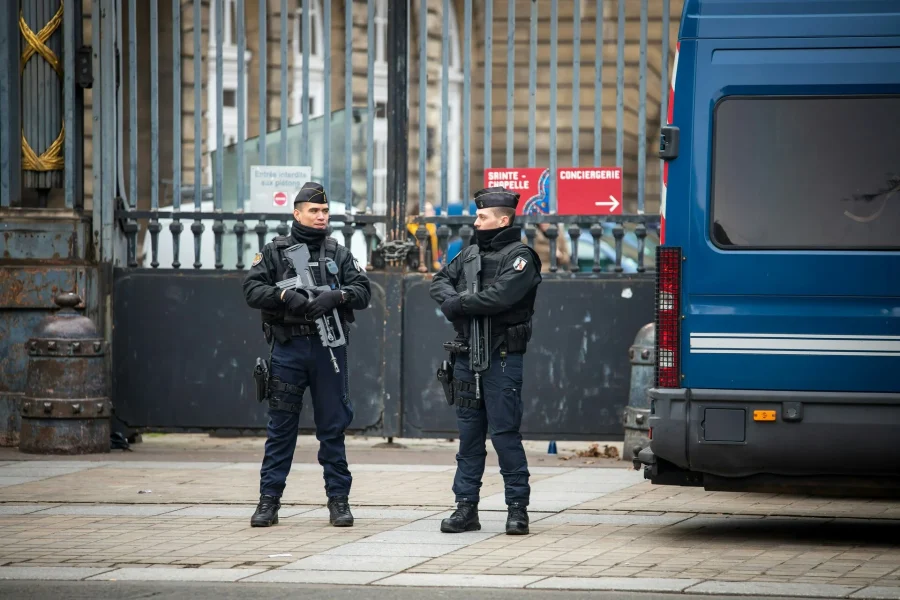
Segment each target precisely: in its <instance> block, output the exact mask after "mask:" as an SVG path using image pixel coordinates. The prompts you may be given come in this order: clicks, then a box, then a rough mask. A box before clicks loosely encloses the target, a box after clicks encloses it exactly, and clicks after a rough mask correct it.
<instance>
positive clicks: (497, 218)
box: [431, 187, 541, 535]
mask: <svg viewBox="0 0 900 600" xmlns="http://www.w3.org/2000/svg"><path fill="white" fill-rule="evenodd" d="M518 202H519V195H518V194H516V193H513V192H510V191H508V190H506V189H504V188H502V187H494V188H486V189H483V190H479V191H478V192H476V193H475V205H476V207H477V209H478V210H477V216H476V219H475V230H476V231H475V240H476V242H477V243H476V244H473V245H471V246H469V247H467V248H464V249H463V250H462V252H460V253H459V254H458V255H457V256H456V257H455V258H454V259H453V260H452V261H450V263H449V264H448V265H446V266H445V267H444V268H443V269H441V270H440V271H439V272H438V273H437V274H435V276H434V279H433V280H432V283H431V297H432V298H433V299H434V300H435V301H436V302H437V303H438V304H440V306H441V311H442V312H443V313H444V316H445V317H446V318H447V320H448V321H450V322H451V323H453V327H454V329H455V330H456V332H457V338H456V341H458V342H462V345H463V346H465V345H466V344H467V343H468V339H467V338H468V330H469V328H470V327H469V323H470V320H471V318H472V317H474V316H479V317H486V318H489V319H490V331H491V339H490V353H491V358H490V368H489V369H488V370H487V371H485V372H484V373H483V374H482V376H481V378H480V379H481V387H482V390H481V394H480V396H481V398H480V399H476V395H475V393H474V392H475V385H476V378H475V374H474V373H473V372H472V370H471V369H470V364H469V355H468V354H467V353H462V352H461V353H459V354H457V355H456V359H455V364H454V367H453V388H454V397H455V400H454V403H455V404H456V415H457V422H458V426H459V452H458V453H457V455H456V462H457V468H456V476H455V478H454V480H453V492H454V494H455V495H456V502H457V509H456V511H455V512H454V513H453V514H452V515H451V516H450V517H449V518H447V519H444V520H443V521H442V522H441V531H443V532H446V533H460V532H463V531H477V530H479V529H481V524H480V523H479V521H478V501H479V491H480V489H481V478H482V476H483V474H484V463H485V458H486V457H487V450H486V447H485V440H486V438H487V435H488V433H490V436H491V442H492V443H493V445H494V449H495V450H496V452H497V456H498V458H499V462H500V473H501V475H502V476H503V483H504V487H505V492H506V493H505V496H506V505H507V508H508V514H507V520H506V533H507V534H510V535H523V534H527V533H528V512H527V509H526V507H527V506H528V501H529V496H530V491H531V488H530V486H529V484H528V478H529V473H528V464H527V461H526V459H525V449H524V448H523V447H522V435H521V434H520V433H519V427H520V425H521V422H522V369H523V358H524V354H525V349H526V345H527V343H528V341H529V340H530V339H531V317H532V315H533V314H534V300H535V296H536V294H537V287H538V285H539V284H540V283H541V274H540V272H541V262H540V259H539V258H538V256H537V254H536V253H535V252H534V251H533V250H531V248H529V247H528V246H527V245H526V244H523V243H522V241H521V239H522V230H521V228H520V227H515V226H513V220H514V219H515V214H516V206H517V205H518ZM474 254H480V255H481V265H482V271H481V282H480V283H481V288H480V289H481V291H480V292H478V293H477V294H472V293H468V292H467V289H471V288H467V286H469V285H470V284H471V282H467V281H466V280H465V272H464V264H465V263H466V260H467V259H468V258H469V257H471V256H473V255H474Z"/></svg>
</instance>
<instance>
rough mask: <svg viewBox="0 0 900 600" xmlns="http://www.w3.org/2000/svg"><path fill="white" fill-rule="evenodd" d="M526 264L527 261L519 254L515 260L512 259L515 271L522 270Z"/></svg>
mask: <svg viewBox="0 0 900 600" xmlns="http://www.w3.org/2000/svg"><path fill="white" fill-rule="evenodd" d="M526 265H528V261H527V260H525V259H524V258H522V257H521V256H517V257H516V260H514V261H513V269H515V270H516V271H524V270H525V266H526Z"/></svg>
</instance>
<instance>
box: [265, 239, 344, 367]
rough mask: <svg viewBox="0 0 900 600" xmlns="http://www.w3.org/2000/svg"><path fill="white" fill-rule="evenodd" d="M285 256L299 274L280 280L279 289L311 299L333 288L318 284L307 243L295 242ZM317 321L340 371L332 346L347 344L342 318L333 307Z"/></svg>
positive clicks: (317, 327)
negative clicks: (293, 290)
mask: <svg viewBox="0 0 900 600" xmlns="http://www.w3.org/2000/svg"><path fill="white" fill-rule="evenodd" d="M284 256H285V258H287V260H288V262H289V263H290V265H291V267H292V268H293V269H294V272H295V273H296V274H297V276H296V277H291V278H288V279H285V280H283V281H279V282H278V283H277V284H276V285H277V286H278V287H279V289H285V288H291V289H295V290H297V291H298V292H300V293H302V294H303V295H305V296H306V297H307V298H309V299H310V300H312V299H313V298H315V297H316V296H318V295H319V294H321V293H322V292H324V291H328V290H330V289H331V288H330V287H329V286H327V285H316V280H315V278H314V277H313V274H312V269H311V268H310V266H309V258H310V255H309V248H308V247H307V246H306V244H295V245H293V246H291V247H290V248H288V249H287V250H285V251H284ZM315 323H316V329H317V330H318V332H319V340H321V342H322V346H324V347H325V348H328V353H329V354H330V355H331V364H332V366H333V367H334V372H335V373H340V372H341V369H340V367H339V366H338V363H337V359H336V358H335V356H334V351H333V350H332V348H337V347H339V346H343V345H345V344H346V343H347V339H346V338H345V337H344V328H343V327H341V319H340V316H339V315H338V311H337V309H336V308H333V309H331V314H325V315H323V316H321V317H319V318H318V319H316V320H315Z"/></svg>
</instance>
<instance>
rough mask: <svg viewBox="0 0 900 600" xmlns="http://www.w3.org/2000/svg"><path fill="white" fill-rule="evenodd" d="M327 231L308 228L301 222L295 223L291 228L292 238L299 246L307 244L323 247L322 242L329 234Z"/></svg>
mask: <svg viewBox="0 0 900 600" xmlns="http://www.w3.org/2000/svg"><path fill="white" fill-rule="evenodd" d="M327 233H328V232H327V230H325V229H316V228H315V227H307V226H306V225H301V224H300V222H299V221H294V224H293V225H292V226H291V238H292V239H293V240H294V241H295V242H296V243H298V244H306V245H308V246H321V245H322V240H324V239H325V235H326V234H327Z"/></svg>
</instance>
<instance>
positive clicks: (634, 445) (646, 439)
mask: <svg viewBox="0 0 900 600" xmlns="http://www.w3.org/2000/svg"><path fill="white" fill-rule="evenodd" d="M655 342H656V324H655V323H648V324H647V325H644V326H643V327H641V329H640V331H638V334H637V335H636V336H635V338H634V344H633V345H632V346H631V348H629V350H628V358H629V359H630V361H631V390H630V392H629V394H628V406H626V407H625V443H624V444H623V448H622V450H623V452H622V460H627V461H630V460H632V459H633V458H634V457H635V456H637V455H638V453H639V452H640V451H641V450H643V449H644V448H646V447H647V446H648V445H650V436H649V431H650V426H649V420H650V397H649V396H648V395H647V391H648V390H649V389H650V387H651V386H652V385H653V372H654V365H655V364H656V352H655V350H654V347H655Z"/></svg>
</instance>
